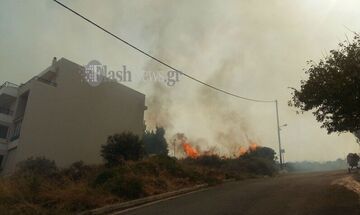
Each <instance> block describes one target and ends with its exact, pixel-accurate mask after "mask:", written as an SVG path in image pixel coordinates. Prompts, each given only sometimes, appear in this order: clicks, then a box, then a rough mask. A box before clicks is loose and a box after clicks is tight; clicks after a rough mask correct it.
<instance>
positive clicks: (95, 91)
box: [14, 58, 145, 167]
mask: <svg viewBox="0 0 360 215" xmlns="http://www.w3.org/2000/svg"><path fill="white" fill-rule="evenodd" d="M56 66H57V67H58V73H57V78H56V83H57V87H54V86H51V85H48V84H45V83H42V82H40V81H33V82H31V83H30V84H31V86H30V87H29V89H30V91H29V92H30V93H29V98H28V102H27V106H26V110H25V115H24V119H23V122H22V127H21V133H20V138H19V144H18V147H17V149H16V161H15V162H19V161H21V160H25V159H27V158H29V157H31V156H34V157H36V156H45V157H47V158H49V159H52V160H55V162H56V164H57V165H58V166H60V167H61V166H67V165H69V164H71V163H73V162H75V161H79V160H82V161H84V162H85V163H89V164H96V163H100V162H101V161H102V159H101V157H100V149H101V145H102V144H104V143H105V142H106V138H107V136H109V135H112V134H115V133H121V132H124V131H130V132H133V133H135V134H137V135H140V136H142V135H143V132H144V129H145V126H144V110H145V95H143V94H141V93H139V92H136V91H134V90H132V89H130V88H128V87H126V86H124V85H121V84H118V83H114V82H106V83H102V84H100V85H99V86H97V87H92V86H89V84H88V83H86V82H84V81H82V78H81V75H80V73H79V65H77V64H75V63H72V62H70V61H68V60H66V59H63V58H62V59H61V60H59V61H58V62H57V63H56ZM14 154H15V153H14Z"/></svg>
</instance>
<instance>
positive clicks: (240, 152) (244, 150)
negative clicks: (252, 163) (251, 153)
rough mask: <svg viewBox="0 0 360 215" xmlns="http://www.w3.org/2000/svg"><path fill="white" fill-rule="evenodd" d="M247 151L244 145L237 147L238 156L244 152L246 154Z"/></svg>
mask: <svg viewBox="0 0 360 215" xmlns="http://www.w3.org/2000/svg"><path fill="white" fill-rule="evenodd" d="M247 151H248V150H247V149H246V148H245V147H243V146H240V149H239V154H240V156H243V155H244V154H246V153H247Z"/></svg>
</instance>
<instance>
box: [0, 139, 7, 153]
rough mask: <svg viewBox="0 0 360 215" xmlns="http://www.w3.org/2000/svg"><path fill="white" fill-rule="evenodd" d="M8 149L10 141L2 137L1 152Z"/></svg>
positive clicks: (0, 140)
mask: <svg viewBox="0 0 360 215" xmlns="http://www.w3.org/2000/svg"><path fill="white" fill-rule="evenodd" d="M7 150H8V141H7V140H6V139H3V138H0V152H1V151H7Z"/></svg>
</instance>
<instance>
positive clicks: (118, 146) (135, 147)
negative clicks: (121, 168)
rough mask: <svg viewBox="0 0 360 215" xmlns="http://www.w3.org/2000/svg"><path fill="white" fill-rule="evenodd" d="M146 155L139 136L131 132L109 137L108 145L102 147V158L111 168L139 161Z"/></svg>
mask: <svg viewBox="0 0 360 215" xmlns="http://www.w3.org/2000/svg"><path fill="white" fill-rule="evenodd" d="M144 154H145V151H144V145H143V142H142V141H141V139H140V138H139V136H137V135H134V134H132V133H130V132H125V133H121V134H115V135H112V136H109V137H108V139H107V143H106V144H105V145H102V146H101V156H102V157H103V158H104V160H105V161H106V163H107V165H109V166H114V165H117V164H122V163H123V161H127V160H134V161H136V160H139V159H141V158H142V157H143V156H144Z"/></svg>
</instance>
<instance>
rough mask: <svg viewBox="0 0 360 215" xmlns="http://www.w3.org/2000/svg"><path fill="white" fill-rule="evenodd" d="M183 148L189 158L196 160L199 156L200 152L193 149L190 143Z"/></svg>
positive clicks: (184, 144)
mask: <svg viewBox="0 0 360 215" xmlns="http://www.w3.org/2000/svg"><path fill="white" fill-rule="evenodd" d="M182 146H183V148H184V151H185V153H186V155H187V156H188V157H191V158H196V157H198V156H199V152H198V151H197V150H196V149H195V148H193V147H192V146H191V145H190V144H189V143H183V144H182Z"/></svg>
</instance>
